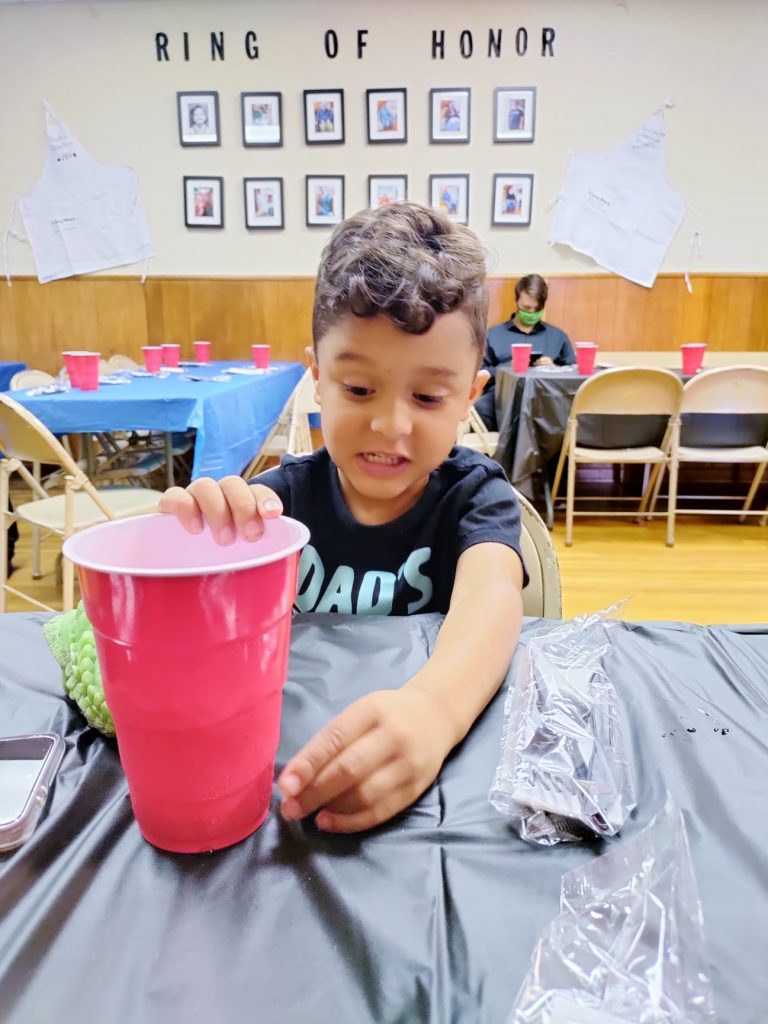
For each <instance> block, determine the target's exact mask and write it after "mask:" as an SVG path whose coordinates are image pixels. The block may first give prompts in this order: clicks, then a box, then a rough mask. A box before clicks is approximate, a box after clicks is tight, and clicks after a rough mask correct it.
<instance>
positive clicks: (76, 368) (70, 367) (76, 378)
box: [61, 349, 89, 388]
mask: <svg viewBox="0 0 768 1024" xmlns="http://www.w3.org/2000/svg"><path fill="white" fill-rule="evenodd" d="M61 354H62V357H63V359H64V368H65V369H66V371H67V376H68V377H69V383H70V385H71V386H72V387H73V388H79V387H80V365H81V364H80V359H79V357H80V356H87V355H88V354H89V353H88V352H85V351H81V350H79V349H70V350H69V351H67V352H62V353H61Z"/></svg>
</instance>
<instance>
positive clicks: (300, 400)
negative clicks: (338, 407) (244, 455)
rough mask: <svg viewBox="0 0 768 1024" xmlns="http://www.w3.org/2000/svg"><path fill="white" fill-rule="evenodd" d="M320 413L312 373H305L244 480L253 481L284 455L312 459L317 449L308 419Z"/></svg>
mask: <svg viewBox="0 0 768 1024" xmlns="http://www.w3.org/2000/svg"><path fill="white" fill-rule="evenodd" d="M319 412H320V406H319V405H318V404H317V401H316V400H315V381H314V378H313V377H312V371H311V370H305V372H304V376H303V377H302V378H301V380H300V381H299V383H298V384H297V385H296V387H295V388H294V389H293V391H292V393H291V396H290V398H289V399H288V401H287V402H286V403H285V405H284V406H283V411H282V412H281V413H280V415H279V416H278V418H277V420H276V421H275V425H274V427H273V428H272V430H271V431H270V432H269V434H268V435H267V438H266V440H265V441H264V444H263V445H262V446H261V448H260V449H259V450H258V452H257V453H256V455H255V456H254V458H253V459H252V461H251V462H250V463H249V465H248V467H247V468H246V469H245V471H244V472H243V474H242V475H243V479H244V480H250V478H251V477H252V476H256V475H257V474H258V473H260V472H261V471H262V470H263V469H265V468H266V464H267V461H268V460H269V459H270V458H281V457H282V456H283V455H311V454H312V452H313V451H314V448H313V446H312V432H311V430H310V426H309V417H310V415H312V414H313V413H319Z"/></svg>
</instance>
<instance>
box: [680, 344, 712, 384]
mask: <svg viewBox="0 0 768 1024" xmlns="http://www.w3.org/2000/svg"><path fill="white" fill-rule="evenodd" d="M706 350H707V346H706V343H705V342H703V341H701V342H691V343H690V344H688V345H681V346H680V351H681V353H682V356H683V376H685V377H692V376H693V375H694V373H698V371H699V370H700V369H701V364H702V363H703V362H704V353H705V352H706Z"/></svg>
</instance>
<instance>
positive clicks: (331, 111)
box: [304, 89, 344, 145]
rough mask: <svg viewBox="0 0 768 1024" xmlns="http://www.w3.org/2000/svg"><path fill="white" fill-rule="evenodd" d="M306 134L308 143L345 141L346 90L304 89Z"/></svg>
mask: <svg viewBox="0 0 768 1024" xmlns="http://www.w3.org/2000/svg"><path fill="white" fill-rule="evenodd" d="M304 136H305V138H306V141H307V144H308V145H311V144H312V143H328V142H343V141H344V90H343V89H327V90H326V91H325V92H317V91H313V90H310V89H305V90H304Z"/></svg>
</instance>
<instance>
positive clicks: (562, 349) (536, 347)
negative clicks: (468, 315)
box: [483, 313, 576, 382]
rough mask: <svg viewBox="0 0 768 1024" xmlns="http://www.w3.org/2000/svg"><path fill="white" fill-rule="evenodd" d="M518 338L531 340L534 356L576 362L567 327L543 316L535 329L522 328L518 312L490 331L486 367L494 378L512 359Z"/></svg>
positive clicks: (484, 361)
mask: <svg viewBox="0 0 768 1024" xmlns="http://www.w3.org/2000/svg"><path fill="white" fill-rule="evenodd" d="M516 341H529V342H530V343H531V359H532V360H533V359H539V358H541V356H546V357H547V358H548V359H551V360H552V362H553V363H555V364H556V365H557V366H564V365H568V364H569V363H575V362H576V356H575V355H574V351H573V346H572V345H571V342H570V339H569V337H568V335H567V334H566V333H565V331H562V330H560V328H559V327H555V326H554V325H553V324H548V323H545V322H544V321H543V320H542V321H541V322H540V323H538V324H536V325H535V326H534V328H533V330H532V331H530V332H528V333H526V332H525V331H521V330H520V328H519V327H518V326H517V324H516V323H515V316H514V313H513V314H512V316H511V317H510V318H509V320H507V321H506V323H503V324H497V325H496V326H495V327H491V329H490V330H489V331H488V339H487V344H486V346H485V355H484V357H483V369H484V370H488V372H489V373H490V374H491V382H492V380H493V377H494V376H495V374H496V367H497V366H508V365H509V364H510V363H511V362H512V352H511V350H510V346H511V345H512V343H513V342H516Z"/></svg>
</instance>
